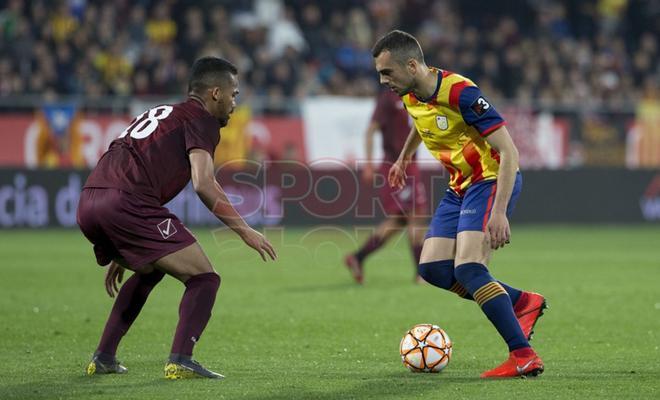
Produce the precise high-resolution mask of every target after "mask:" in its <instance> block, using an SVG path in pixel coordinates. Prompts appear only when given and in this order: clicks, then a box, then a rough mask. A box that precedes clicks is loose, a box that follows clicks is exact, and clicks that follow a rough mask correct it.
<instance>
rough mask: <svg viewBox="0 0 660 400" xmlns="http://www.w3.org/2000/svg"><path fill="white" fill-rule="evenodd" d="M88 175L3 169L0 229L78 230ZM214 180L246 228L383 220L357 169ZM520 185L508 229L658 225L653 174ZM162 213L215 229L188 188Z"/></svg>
mask: <svg viewBox="0 0 660 400" xmlns="http://www.w3.org/2000/svg"><path fill="white" fill-rule="evenodd" d="M312 167H313V166H312ZM88 174H89V171H88V170H75V169H71V170H61V169H58V170H43V169H36V170H35V169H23V168H19V169H17V168H3V169H0V226H1V227H2V228H3V229H6V228H48V227H74V226H76V207H77V202H78V197H79V195H80V191H81V188H82V185H83V184H84V182H85V179H86V177H87V175H88ZM217 177H218V180H219V181H220V182H221V184H222V185H223V187H224V188H225V190H226V191H227V193H228V195H229V196H230V200H231V201H232V203H233V204H234V205H235V206H236V208H237V209H238V210H239V212H240V213H241V214H242V215H243V216H244V217H245V218H246V219H247V220H248V222H249V223H250V224H255V225H266V226H274V225H287V226H295V225H304V226H310V225H373V224H374V223H376V221H377V220H378V219H380V218H382V216H383V212H382V201H381V199H380V198H379V197H378V190H377V189H376V188H374V186H372V185H364V184H362V182H361V181H360V177H359V174H357V173H356V168H354V166H348V165H343V164H341V165H335V166H334V168H325V169H324V168H308V167H307V166H305V165H304V164H302V163H297V162H272V163H264V164H254V163H252V164H249V165H248V167H247V168H243V169H241V170H233V169H231V168H220V169H219V170H218V176H217ZM422 180H423V181H424V183H425V184H426V192H427V195H428V197H429V204H431V205H433V206H435V205H437V203H438V201H440V199H441V197H442V196H443V193H444V191H445V190H446V181H447V180H446V177H445V176H444V172H443V171H442V170H436V171H429V170H424V171H423V172H422ZM523 180H524V183H523V192H522V195H521V198H520V200H519V202H518V205H517V210H516V212H515V214H514V217H513V219H512V220H513V223H590V224H599V223H601V224H602V223H640V222H655V223H658V222H660V172H658V171H653V170H627V169H576V170H560V171H547V170H544V171H526V172H523ZM384 184H385V181H384V177H382V176H379V177H376V180H375V186H376V187H378V186H382V185H384ZM167 207H168V208H170V210H171V211H172V212H174V213H175V214H176V215H178V216H179V217H180V218H181V219H182V220H183V221H184V222H185V223H186V224H188V225H190V226H214V225H215V226H217V221H216V219H215V217H214V216H213V215H211V214H210V213H209V212H208V211H207V210H206V208H205V207H204V205H203V204H202V203H201V202H200V201H199V200H198V198H197V195H196V193H195V192H194V190H193V189H192V187H191V186H190V185H189V186H188V187H186V188H185V189H184V190H183V191H182V192H181V193H180V194H179V195H178V196H177V197H176V198H174V199H173V200H172V201H171V202H170V203H168V205H167ZM433 208H434V207H433ZM433 208H432V209H431V210H430V212H432V211H433Z"/></svg>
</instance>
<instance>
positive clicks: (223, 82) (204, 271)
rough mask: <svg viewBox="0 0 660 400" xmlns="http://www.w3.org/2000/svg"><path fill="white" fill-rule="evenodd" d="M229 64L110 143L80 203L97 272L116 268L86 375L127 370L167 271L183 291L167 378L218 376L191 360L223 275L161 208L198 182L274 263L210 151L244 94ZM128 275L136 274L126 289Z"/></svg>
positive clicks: (206, 68) (199, 77)
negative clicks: (130, 345) (134, 331)
mask: <svg viewBox="0 0 660 400" xmlns="http://www.w3.org/2000/svg"><path fill="white" fill-rule="evenodd" d="M236 75H237V70H236V67H235V66H234V65H232V64H231V63H230V62H228V61H226V60H223V59H220V58H215V57H204V58H201V59H199V60H197V61H196V62H195V64H194V65H193V67H192V71H191V74H190V80H189V85H188V92H189V97H188V100H187V101H185V102H183V103H180V104H173V105H160V106H158V107H155V108H152V109H151V110H148V111H146V112H144V113H143V114H142V115H140V116H139V117H137V118H136V119H135V120H133V122H132V123H131V124H130V125H129V126H128V127H127V128H126V130H124V132H123V133H122V134H121V135H120V136H119V138H118V139H116V140H115V141H113V142H112V144H111V145H110V148H109V149H108V151H107V152H106V153H105V154H104V155H103V156H102V157H101V159H100V160H99V162H98V165H97V166H96V168H95V169H94V170H93V171H92V173H91V175H90V176H89V178H88V179H87V182H86V183H85V186H84V188H83V191H82V193H81V195H80V202H79V205H78V225H79V226H80V229H81V230H82V232H83V233H84V235H85V236H86V237H87V239H89V241H90V242H92V244H93V245H94V253H95V254H96V260H97V262H98V264H99V265H107V264H110V265H109V267H108V270H107V273H106V278H105V286H106V290H107V292H108V294H109V295H110V296H111V297H114V296H115V292H117V291H118V294H117V299H116V300H115V304H114V306H113V308H112V311H111V313H110V317H109V318H108V321H107V323H106V325H105V329H104V331H103V335H102V337H101V341H100V343H99V346H98V348H97V350H96V352H95V353H94V356H93V358H92V361H91V362H90V364H89V366H88V367H87V373H88V374H89V375H93V374H106V373H124V372H126V368H125V367H124V366H123V365H121V364H120V363H119V361H117V359H116V357H115V353H116V351H117V347H118V345H119V342H120V340H121V338H122V337H123V336H124V335H125V334H126V332H127V331H128V329H129V328H130V326H131V324H132V323H133V321H135V319H136V318H137V316H138V314H139V313H140V310H141V309H142V306H143V305H144V303H145V302H146V300H147V297H148V296H149V293H150V292H151V290H152V289H153V288H154V286H156V285H157V284H158V282H160V281H161V279H162V278H163V276H164V275H165V274H168V275H171V276H173V277H174V278H176V279H178V280H180V281H181V282H182V283H183V284H184V285H185V286H186V290H185V292H184V294H183V298H182V299H181V304H180V306H179V322H178V325H177V327H176V333H175V335H174V341H173V343H172V351H171V354H170V357H169V361H168V362H167V364H166V366H165V377H166V378H168V379H179V378H190V377H196V376H202V377H207V378H222V377H223V376H222V375H220V374H218V373H215V372H212V371H210V370H208V369H206V368H204V367H203V366H202V365H200V364H199V363H197V362H196V361H194V360H193V359H192V351H193V347H194V345H195V343H196V342H197V341H198V340H199V338H200V336H201V334H202V331H203V330H204V328H205V327H206V324H207V323H208V321H209V319H210V317H211V310H212V308H213V304H214V302H215V297H216V293H217V291H218V288H219V286H220V276H219V275H218V274H217V272H216V271H215V270H214V269H213V266H212V265H211V262H210V261H209V259H208V257H207V256H206V255H205V254H204V251H203V250H202V248H201V247H200V245H199V244H198V243H197V240H196V239H195V237H194V236H193V235H192V234H191V233H190V231H189V230H188V229H187V228H186V227H185V226H184V225H183V224H182V223H181V221H180V220H179V219H178V218H177V217H176V216H175V215H174V214H172V213H170V212H169V210H168V209H167V208H165V207H163V204H165V203H167V202H168V201H170V200H171V199H172V198H173V197H174V196H176V195H177V194H178V193H179V192H180V191H181V190H182V189H183V188H184V187H185V186H186V185H187V184H188V182H189V181H190V180H191V179H192V184H193V187H194V189H195V191H196V192H197V194H198V196H199V198H200V199H201V200H202V202H203V203H204V204H205V205H206V207H208V209H209V210H211V211H212V212H213V213H214V214H215V215H216V216H217V217H218V219H220V220H221V221H222V222H223V223H224V224H225V225H227V226H228V227H229V228H231V229H232V230H233V231H234V232H236V233H237V234H238V235H239V236H240V237H241V239H243V241H244V242H245V244H247V245H248V246H250V247H252V248H253V249H255V250H256V251H257V252H259V254H260V255H261V257H262V258H263V260H264V261H265V260H266V256H268V257H270V258H271V259H273V260H274V259H275V258H276V254H275V250H274V249H273V247H272V245H271V244H270V243H269V242H268V240H266V238H265V237H264V236H263V235H262V234H261V233H259V232H257V231H255V230H254V229H252V228H250V227H249V226H248V225H247V224H246V223H245V221H244V220H243V218H241V216H240V215H239V214H238V213H237V212H236V210H235V209H234V208H233V206H232V205H231V203H230V202H229V200H228V199H227V196H226V195H225V193H224V191H223V190H222V188H221V187H220V185H219V184H218V182H217V181H216V180H215V175H214V168H213V154H214V152H215V147H216V146H217V144H218V142H219V141H220V135H219V130H220V128H221V127H224V126H225V125H227V122H228V120H229V118H230V114H231V113H232V112H233V110H234V107H235V106H236V96H237V95H238V79H237V76H236ZM124 268H127V269H130V270H132V271H134V272H135V273H134V274H133V275H132V276H131V277H130V278H129V279H128V280H127V281H126V283H124V285H123V286H122V287H121V290H117V284H118V283H121V280H122V277H123V272H124Z"/></svg>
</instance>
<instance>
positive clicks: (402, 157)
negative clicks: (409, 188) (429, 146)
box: [387, 126, 422, 189]
mask: <svg viewBox="0 0 660 400" xmlns="http://www.w3.org/2000/svg"><path fill="white" fill-rule="evenodd" d="M420 143H422V138H421V137H420V136H419V134H418V133H417V128H415V127H414V126H413V127H412V128H410V133H409V134H408V138H407V139H406V143H405V144H404V145H403V149H402V150H401V154H399V158H398V159H397V160H396V162H395V163H394V165H392V167H391V168H390V172H389V174H388V179H387V180H388V182H389V184H390V187H396V188H397V189H401V188H403V187H404V186H405V185H406V167H408V164H410V160H411V159H412V155H413V154H414V153H415V151H417V148H418V147H419V145H420Z"/></svg>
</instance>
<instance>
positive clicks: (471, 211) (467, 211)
mask: <svg viewBox="0 0 660 400" xmlns="http://www.w3.org/2000/svg"><path fill="white" fill-rule="evenodd" d="M476 213H477V210H476V209H475V208H466V209H464V210H461V212H460V214H461V215H468V214H476Z"/></svg>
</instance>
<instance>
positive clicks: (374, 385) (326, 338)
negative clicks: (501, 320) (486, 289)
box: [0, 225, 660, 400]
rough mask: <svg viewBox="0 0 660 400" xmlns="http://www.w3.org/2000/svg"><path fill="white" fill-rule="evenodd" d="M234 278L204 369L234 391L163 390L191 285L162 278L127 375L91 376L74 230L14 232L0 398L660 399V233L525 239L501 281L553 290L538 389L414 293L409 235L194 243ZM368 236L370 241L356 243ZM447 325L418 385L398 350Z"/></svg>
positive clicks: (512, 249)
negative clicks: (434, 365)
mask: <svg viewBox="0 0 660 400" xmlns="http://www.w3.org/2000/svg"><path fill="white" fill-rule="evenodd" d="M196 234H197V235H198V238H199V239H200V242H201V243H202V246H203V247H204V249H205V250H206V252H207V253H208V254H209V257H210V258H211V260H212V261H213V263H214V265H215V266H216V269H217V270H218V272H220V274H221V275H222V278H223V282H222V286H221V288H220V292H219V296H218V300H217V302H216V306H215V310H214V315H213V317H212V319H211V322H210V323H209V325H208V327H207V329H206V331H205V334H204V335H203V336H202V339H201V341H200V343H199V345H198V346H197V349H196V358H198V359H199V360H200V361H201V362H202V363H204V364H206V365H207V366H209V367H210V368H212V369H215V370H217V371H219V372H221V373H223V374H225V375H226V376H227V378H226V379H225V380H222V381H209V380H192V381H178V382H169V381H165V380H164V379H163V371H162V369H163V366H164V361H165V359H166V357H167V355H168V352H169V346H170V342H171V338H172V335H173V331H174V327H175V324H176V321H177V310H178V302H179V299H180V296H181V294H182V292H183V286H182V285H181V284H180V283H178V282H176V281H175V280H174V279H172V278H166V279H165V280H164V281H163V283H162V284H161V285H159V286H158V287H157V288H156V289H155V290H154V292H153V294H152V296H151V298H150V299H149V301H148V302H147V305H146V306H145V308H144V310H143V313H142V315H141V316H140V318H138V320H137V321H136V323H135V325H134V326H133V329H132V330H131V331H130V332H129V334H128V335H127V336H126V337H125V339H124V341H123V343H122V346H121V347H120V349H119V353H118V356H119V359H121V360H122V361H123V362H124V364H125V365H126V366H127V367H128V368H129V372H128V374H127V375H124V376H94V377H87V376H85V375H84V372H83V370H84V367H85V365H86V364H87V362H88V360H89V357H90V355H91V353H92V352H93V350H94V348H95V346H96V344H97V340H98V338H99V335H100V332H101V329H102V326H103V323H104V322H105V319H106V317H107V314H108V312H109V310H110V307H111V304H112V301H111V299H110V298H109V297H108V296H107V295H106V294H105V292H104V290H103V273H104V270H103V269H101V268H99V267H97V266H95V263H94V260H93V256H92V251H91V247H90V246H89V245H88V243H87V242H86V241H85V239H84V238H83V236H82V235H81V234H79V233H78V231H74V230H70V231H69V230H57V231H2V232H0V255H1V256H2V259H1V261H0V293H1V296H0V360H1V365H2V372H1V373H0V399H3V400H9V399H59V398H63V399H85V400H91V399H117V398H121V399H168V400H173V399H195V400H197V399H242V398H246V399H368V398H372V399H434V398H451V399H460V398H465V399H474V398H484V399H499V398H501V399H507V400H508V399H513V398H529V399H555V398H556V399H569V398H573V399H586V398H597V399H604V398H612V399H621V398H636V399H641V398H660V350H659V346H660V229H658V227H657V226H648V225H647V226H633V227H598V228H584V227H574V226H566V227H541V226H539V227H527V226H514V230H513V242H512V244H511V245H510V246H509V247H507V248H505V249H504V250H501V251H499V252H498V253H497V254H496V255H495V257H494V259H493V261H492V262H491V270H492V272H493V274H494V275H495V276H496V277H497V278H499V279H500V280H503V281H505V282H507V283H509V284H511V285H513V286H516V287H521V288H525V289H529V290H534V291H539V292H541V293H543V294H544V295H546V296H547V298H548V302H549V304H550V309H549V310H548V312H547V313H546V315H545V316H544V317H543V318H542V319H541V320H540V322H539V324H538V326H537V328H536V335H535V338H534V340H533V341H532V344H534V345H535V347H536V349H537V351H538V352H539V354H540V355H541V356H542V357H543V359H544V361H545V363H546V372H545V374H543V375H542V376H541V377H539V378H537V379H527V380H523V379H516V380H506V381H483V380H480V379H479V378H478V376H479V374H480V373H481V372H482V371H483V370H486V369H488V368H491V367H493V366H495V365H497V364H498V363H500V362H501V361H503V360H504V359H505V358H506V356H507V352H506V348H505V346H504V344H503V343H502V342H501V340H500V338H499V337H498V336H497V334H496V331H495V330H494V329H493V328H492V327H491V325H490V324H489V323H488V321H487V320H486V318H485V317H484V316H483V315H482V314H481V312H480V311H479V309H478V308H477V307H476V305H475V304H474V303H472V302H468V301H465V300H462V299H459V298H458V297H456V296H455V295H452V294H449V293H445V292H442V291H440V290H438V289H435V288H433V287H431V286H429V285H414V284H413V283H412V272H413V269H412V265H411V261H410V254H409V251H408V246H407V242H406V240H404V239H400V240H395V241H394V242H392V243H390V244H388V245H387V246H386V247H385V248H384V249H383V251H381V252H379V253H376V254H375V255H374V256H373V257H372V258H370V259H369V260H368V262H367V265H366V284H365V286H364V287H357V286H355V285H354V284H353V283H352V281H351V279H350V278H349V275H348V273H347V271H346V269H345V268H344V266H343V265H342V262H341V260H342V255H343V254H344V252H346V251H348V250H349V249H352V248H354V247H355V246H356V243H355V234H356V233H355V232H354V231H353V230H346V228H342V229H339V228H337V229H332V228H318V229H315V230H300V229H286V230H284V231H278V230H270V231H269V232H268V236H269V237H270V239H271V240H272V241H273V243H274V245H275V246H276V247H277V248H278V251H279V256H280V259H279V261H277V262H274V263H263V262H261V261H260V259H258V256H257V255H256V253H252V252H251V250H249V249H247V248H245V247H244V246H243V245H242V244H241V243H239V242H238V241H237V240H236V239H235V238H234V237H233V236H231V235H230V234H228V233H226V232H215V233H214V232H212V231H210V230H208V229H202V230H197V231H196ZM359 237H360V238H363V237H364V232H360V233H359ZM423 322H432V323H436V324H439V325H440V326H441V327H443V328H444V329H445V330H446V331H447V333H448V334H449V336H450V337H451V338H452V340H453V341H454V355H453V358H452V360H451V362H450V364H449V366H448V367H447V369H446V370H445V371H443V372H442V373H440V374H414V373H411V372H408V371H407V370H406V369H405V368H404V367H403V365H402V364H401V361H400V358H399V355H398V344H399V340H400V339H401V337H402V336H403V333H404V332H405V331H406V330H407V329H408V328H410V327H411V326H413V325H414V324H417V323H423Z"/></svg>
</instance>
